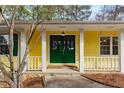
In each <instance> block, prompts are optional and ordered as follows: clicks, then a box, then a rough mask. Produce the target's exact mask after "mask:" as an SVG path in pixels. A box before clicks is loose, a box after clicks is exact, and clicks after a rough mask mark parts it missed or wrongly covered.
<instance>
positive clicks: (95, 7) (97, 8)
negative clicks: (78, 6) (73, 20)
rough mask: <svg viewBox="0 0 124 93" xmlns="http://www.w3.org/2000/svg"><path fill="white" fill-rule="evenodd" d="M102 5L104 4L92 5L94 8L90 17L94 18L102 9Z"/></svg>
mask: <svg viewBox="0 0 124 93" xmlns="http://www.w3.org/2000/svg"><path fill="white" fill-rule="evenodd" d="M101 7H102V5H93V6H92V7H91V9H92V14H91V16H90V19H91V20H93V19H94V15H95V14H96V13H97V12H98V11H99V10H100V8H101Z"/></svg>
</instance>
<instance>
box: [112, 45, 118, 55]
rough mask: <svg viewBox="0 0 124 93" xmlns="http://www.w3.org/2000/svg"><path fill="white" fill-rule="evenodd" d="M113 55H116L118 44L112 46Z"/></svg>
mask: <svg viewBox="0 0 124 93" xmlns="http://www.w3.org/2000/svg"><path fill="white" fill-rule="evenodd" d="M113 55H118V46H113Z"/></svg>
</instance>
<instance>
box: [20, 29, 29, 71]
mask: <svg viewBox="0 0 124 93" xmlns="http://www.w3.org/2000/svg"><path fill="white" fill-rule="evenodd" d="M20 37H21V38H20V59H19V60H20V62H22V59H23V57H24V54H25V50H26V32H25V31H22V32H21V34H20ZM26 69H27V66H26V67H25V69H24V70H26Z"/></svg>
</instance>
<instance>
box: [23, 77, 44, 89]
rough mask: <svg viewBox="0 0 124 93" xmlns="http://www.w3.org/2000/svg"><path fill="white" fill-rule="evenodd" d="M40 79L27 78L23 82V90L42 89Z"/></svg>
mask: <svg viewBox="0 0 124 93" xmlns="http://www.w3.org/2000/svg"><path fill="white" fill-rule="evenodd" d="M41 78H42V77H35V78H29V79H27V80H25V81H23V82H22V83H23V87H24V88H43V81H42V79H41Z"/></svg>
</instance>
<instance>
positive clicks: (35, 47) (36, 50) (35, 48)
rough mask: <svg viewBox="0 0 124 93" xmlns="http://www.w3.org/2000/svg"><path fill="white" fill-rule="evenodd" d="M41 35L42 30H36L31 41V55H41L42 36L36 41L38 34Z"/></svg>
mask: <svg viewBox="0 0 124 93" xmlns="http://www.w3.org/2000/svg"><path fill="white" fill-rule="evenodd" d="M39 35H41V32H40V31H36V32H35V33H34V35H33V37H32V39H31V42H30V45H29V47H30V49H31V51H30V56H41V37H40V38H39V39H38V42H36V40H37V38H38V36H39Z"/></svg>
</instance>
